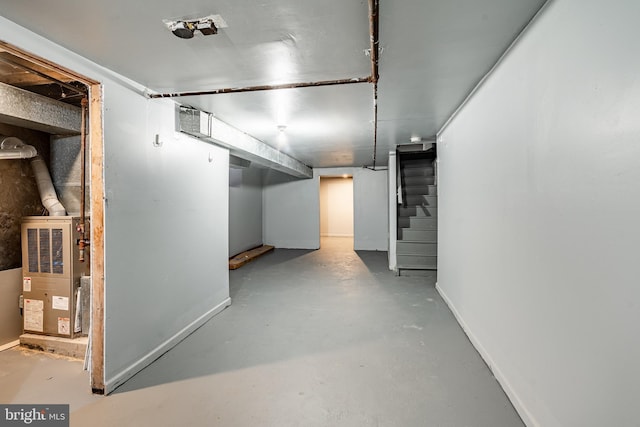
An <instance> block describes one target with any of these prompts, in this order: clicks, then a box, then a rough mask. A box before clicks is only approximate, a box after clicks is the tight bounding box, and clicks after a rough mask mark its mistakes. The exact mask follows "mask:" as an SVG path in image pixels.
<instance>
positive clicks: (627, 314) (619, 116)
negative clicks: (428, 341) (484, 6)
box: [438, 0, 640, 427]
mask: <svg viewBox="0 0 640 427" xmlns="http://www.w3.org/2000/svg"><path fill="white" fill-rule="evenodd" d="M638 16H640V3H638V2H630V1H623V0H615V1H611V2H602V1H595V0H588V1H584V0H556V1H553V2H551V3H549V5H548V7H547V9H546V10H545V11H544V13H543V14H542V15H541V16H540V17H539V19H538V20H537V21H536V22H535V23H534V24H533V25H532V26H531V27H530V28H529V30H528V31H527V32H526V34H525V35H524V36H523V37H522V38H521V40H520V41H519V42H518V43H517V44H516V45H515V48H514V49H513V50H512V51H511V52H510V53H509V54H508V55H507V56H506V57H505V59H504V61H503V62H502V63H501V64H500V65H499V66H498V67H497V68H496V69H495V71H494V73H493V74H492V75H491V76H490V77H489V78H488V79H487V80H486V81H485V83H484V84H483V86H482V87H481V88H480V89H479V90H478V91H477V92H476V93H475V95H474V96H473V97H472V98H471V99H470V101H469V102H468V103H467V104H466V106H464V108H462V109H461V110H460V113H459V114H458V115H457V117H455V118H454V120H453V121H452V122H451V123H450V125H449V126H448V127H447V128H446V129H445V130H444V132H442V133H441V134H440V142H439V145H438V153H439V156H440V171H439V172H440V183H439V184H440V186H439V196H440V197H439V210H440V212H439V214H440V215H439V253H438V261H439V264H440V265H439V270H438V286H439V289H440V291H441V292H442V294H443V295H444V296H445V298H446V299H447V301H448V303H449V304H450V306H451V307H452V308H453V310H454V312H455V313H456V315H457V316H458V319H459V320H460V321H461V323H462V324H463V326H464V327H465V329H466V331H467V333H468V334H469V335H470V337H471V339H472V341H473V342H474V344H475V345H476V347H477V348H478V349H479V350H480V352H481V353H482V354H483V356H484V357H485V359H486V360H487V361H488V364H489V365H490V366H491V367H492V369H493V370H494V372H495V373H496V376H497V378H498V379H499V381H500V382H501V383H502V385H503V386H504V388H505V389H506V391H507V393H508V394H509V396H510V397H511V399H512V400H513V402H514V403H515V405H516V408H517V409H518V410H519V412H520V414H521V415H522V416H523V418H524V419H525V421H526V422H527V424H528V425H541V426H581V427H585V426H594V427H595V426H602V425H617V426H631V425H635V424H637V422H638V416H637V402H636V400H637V399H636V397H637V396H639V395H640V370H639V369H638V366H637V361H638V360H640V340H638V324H640V310H638V304H637V301H638V300H640V286H638V280H637V256H636V255H637V253H638V247H640V228H639V227H638V218H640V144H638V136H639V135H640V121H639V120H638V116H639V115H640V80H639V78H638V70H640V55H639V54H640V49H639V48H638V39H639V38H640V26H638V23H637V17H638Z"/></svg>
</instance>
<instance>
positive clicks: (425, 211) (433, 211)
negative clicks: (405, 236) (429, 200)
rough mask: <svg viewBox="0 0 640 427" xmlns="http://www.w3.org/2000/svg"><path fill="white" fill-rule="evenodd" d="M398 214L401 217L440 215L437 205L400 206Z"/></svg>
mask: <svg viewBox="0 0 640 427" xmlns="http://www.w3.org/2000/svg"><path fill="white" fill-rule="evenodd" d="M398 216H399V217H400V218H405V217H411V216H417V217H420V218H429V217H434V216H438V207H437V206H407V207H406V208H405V207H399V208H398Z"/></svg>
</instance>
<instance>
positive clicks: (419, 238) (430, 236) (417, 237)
mask: <svg viewBox="0 0 640 427" xmlns="http://www.w3.org/2000/svg"><path fill="white" fill-rule="evenodd" d="M437 240H438V230H436V229H435V227H434V228H433V230H420V229H415V228H401V229H400V230H399V231H398V241H410V242H436V241H437Z"/></svg>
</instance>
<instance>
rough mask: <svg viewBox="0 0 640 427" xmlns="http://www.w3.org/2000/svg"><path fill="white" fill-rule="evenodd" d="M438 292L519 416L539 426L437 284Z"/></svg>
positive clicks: (528, 423)
mask: <svg viewBox="0 0 640 427" xmlns="http://www.w3.org/2000/svg"><path fill="white" fill-rule="evenodd" d="M436 290H437V291H438V293H439V294H440V296H441V297H442V299H443V300H444V302H445V303H446V304H447V306H448V307H449V310H451V312H452V313H453V315H454V317H455V318H456V320H457V321H458V323H459V324H460V326H461V327H462V330H463V331H464V333H465V334H466V335H467V337H468V338H469V341H471V344H473V346H474V347H475V349H476V350H477V351H478V353H479V354H480V357H482V359H483V360H484V362H485V363H486V364H487V366H488V367H489V370H491V372H492V373H493V376H494V377H495V378H496V380H497V381H498V384H500V386H501V387H502V389H503V390H504V392H505V394H506V395H507V397H508V398H509V400H510V401H511V404H512V405H513V407H514V408H515V410H516V412H517V413H518V415H520V418H522V421H523V422H524V423H525V424H526V425H527V426H532V427H533V426H539V425H540V424H539V423H538V422H536V419H535V417H534V416H533V415H532V414H531V412H529V411H528V410H527V408H526V406H525V404H524V403H523V402H522V400H521V399H520V397H519V396H518V394H517V393H516V391H515V390H514V389H513V387H512V386H511V384H510V383H509V381H508V380H507V378H506V377H505V375H504V374H503V373H502V371H501V370H500V368H499V367H498V366H496V364H495V363H494V362H493V359H492V357H491V355H490V354H489V352H488V351H487V350H486V349H485V348H484V347H483V346H482V344H481V343H480V341H479V340H478V339H477V338H476V336H475V335H474V334H473V332H471V330H470V328H469V326H468V325H467V323H466V322H465V321H464V318H463V317H462V315H461V314H460V313H459V312H458V310H457V309H456V307H455V306H454V305H453V303H452V302H451V299H449V297H448V296H447V294H446V293H445V292H444V291H443V290H442V288H441V287H440V285H439V284H438V283H436Z"/></svg>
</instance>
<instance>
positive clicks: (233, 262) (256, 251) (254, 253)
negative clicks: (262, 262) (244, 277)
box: [229, 245, 275, 270]
mask: <svg viewBox="0 0 640 427" xmlns="http://www.w3.org/2000/svg"><path fill="white" fill-rule="evenodd" d="M274 249H275V248H274V247H273V246H269V245H262V246H258V247H257V248H253V249H251V250H248V251H245V252H242V253H240V254H238V255H236V256H234V257H232V258H231V259H230V260H229V270H235V269H238V268H240V267H242V266H243V265H245V264H246V263H248V262H251V261H253V260H254V259H256V258H258V257H260V256H262V255H264V254H266V253H267V252H271V251H272V250H274Z"/></svg>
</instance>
